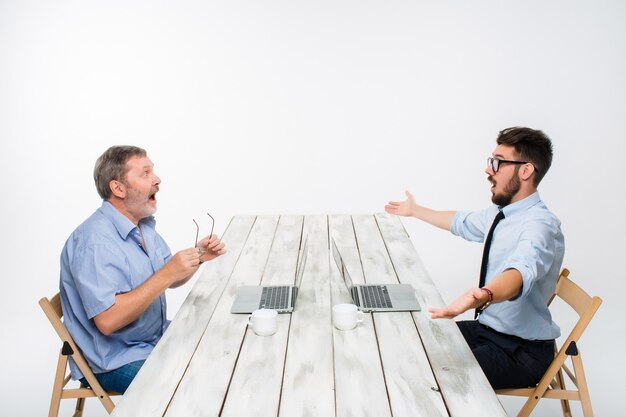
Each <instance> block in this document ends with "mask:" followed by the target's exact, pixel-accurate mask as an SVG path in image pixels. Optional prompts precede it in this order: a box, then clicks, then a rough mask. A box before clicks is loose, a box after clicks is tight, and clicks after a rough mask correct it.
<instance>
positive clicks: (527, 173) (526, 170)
mask: <svg viewBox="0 0 626 417" xmlns="http://www.w3.org/2000/svg"><path fill="white" fill-rule="evenodd" d="M533 172H535V167H534V166H533V165H532V164H524V165H522V169H520V177H521V178H522V180H523V181H530V179H531V177H532V175H533Z"/></svg>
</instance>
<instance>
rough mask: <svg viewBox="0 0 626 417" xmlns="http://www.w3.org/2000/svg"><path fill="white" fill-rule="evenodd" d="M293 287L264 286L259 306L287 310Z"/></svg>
mask: <svg viewBox="0 0 626 417" xmlns="http://www.w3.org/2000/svg"><path fill="white" fill-rule="evenodd" d="M290 289H291V287H290V286H286V287H263V291H262V292H261V302H260V303H259V308H268V309H272V310H285V309H287V308H288V307H289V291H290Z"/></svg>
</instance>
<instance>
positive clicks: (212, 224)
mask: <svg viewBox="0 0 626 417" xmlns="http://www.w3.org/2000/svg"><path fill="white" fill-rule="evenodd" d="M206 215H207V216H209V218H210V219H211V233H209V239H210V238H211V236H213V227H215V219H214V218H213V216H211V215H210V214H209V213H207V214H206ZM191 220H193V222H194V223H195V224H196V243H194V245H193V247H194V248H197V247H198V236H199V235H200V226H199V225H198V222H197V221H196V219H191Z"/></svg>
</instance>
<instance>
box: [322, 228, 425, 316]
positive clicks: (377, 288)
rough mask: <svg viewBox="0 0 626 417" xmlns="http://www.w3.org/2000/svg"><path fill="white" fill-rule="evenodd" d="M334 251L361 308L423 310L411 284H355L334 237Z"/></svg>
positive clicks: (365, 309)
mask: <svg viewBox="0 0 626 417" xmlns="http://www.w3.org/2000/svg"><path fill="white" fill-rule="evenodd" d="M332 251H333V258H334V259H335V263H336V264H337V268H339V272H340V273H341V275H342V277H343V280H344V284H346V287H347V288H348V291H349V292H350V295H351V296H352V301H353V302H354V304H355V305H356V306H357V308H358V309H359V310H361V311H365V312H370V311H376V312H379V311H420V310H421V307H420V305H419V302H418V301H417V298H415V289H414V288H413V286H412V285H410V284H366V285H353V284H352V279H351V278H350V274H349V273H348V269H347V268H346V265H345V263H344V262H343V259H342V257H341V253H340V252H339V249H338V248H337V244H336V243H335V239H332Z"/></svg>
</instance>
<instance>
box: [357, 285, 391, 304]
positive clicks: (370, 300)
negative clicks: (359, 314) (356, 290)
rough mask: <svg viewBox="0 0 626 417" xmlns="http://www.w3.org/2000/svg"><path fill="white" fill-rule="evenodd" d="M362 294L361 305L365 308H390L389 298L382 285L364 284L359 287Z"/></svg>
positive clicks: (385, 288)
mask: <svg viewBox="0 0 626 417" xmlns="http://www.w3.org/2000/svg"><path fill="white" fill-rule="evenodd" d="M361 294H363V300H362V301H363V307H365V308H392V307H393V306H392V305H391V299H390V298H389V293H388V292H387V287H385V286H384V285H364V286H362V287H361Z"/></svg>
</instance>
